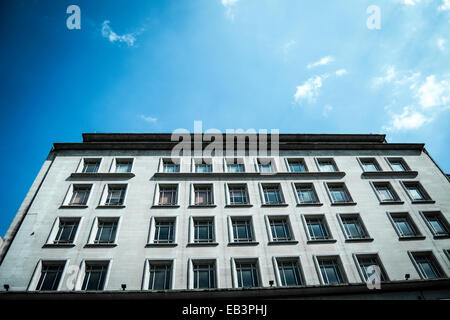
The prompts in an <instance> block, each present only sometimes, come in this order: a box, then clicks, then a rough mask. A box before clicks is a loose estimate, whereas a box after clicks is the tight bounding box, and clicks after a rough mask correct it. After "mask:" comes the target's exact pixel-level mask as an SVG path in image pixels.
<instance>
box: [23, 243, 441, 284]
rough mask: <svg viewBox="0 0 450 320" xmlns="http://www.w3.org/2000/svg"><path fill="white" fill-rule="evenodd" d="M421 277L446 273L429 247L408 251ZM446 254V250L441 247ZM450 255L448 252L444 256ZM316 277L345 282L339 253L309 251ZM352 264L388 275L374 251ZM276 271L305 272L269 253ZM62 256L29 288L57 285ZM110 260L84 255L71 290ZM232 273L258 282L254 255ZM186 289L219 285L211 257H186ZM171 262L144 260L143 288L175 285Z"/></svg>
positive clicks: (102, 279)
mask: <svg viewBox="0 0 450 320" xmlns="http://www.w3.org/2000/svg"><path fill="white" fill-rule="evenodd" d="M408 254H409V256H410V257H411V259H412V262H413V264H414V266H415V267H416V268H417V270H418V272H419V275H420V277H421V278H422V279H435V278H442V277H446V275H445V272H444V271H443V269H442V268H441V266H440V265H439V263H438V261H437V260H436V258H435V256H434V254H433V253H432V252H431V251H425V252H408ZM446 254H447V256H448V255H449V250H446ZM449 257H450V256H449ZM313 259H314V263H315V265H316V267H317V270H318V277H319V279H320V281H321V283H322V284H323V285H332V284H342V283H348V280H347V277H346V274H345V271H344V268H343V265H342V262H341V259H340V257H339V256H338V255H334V256H333V255H332V256H314V257H313ZM354 260H355V263H356V267H357V268H358V271H359V273H360V275H361V279H362V280H363V281H368V279H369V277H370V278H371V279H373V275H374V272H375V277H376V278H377V279H378V280H380V281H389V277H388V275H387V273H386V270H385V268H384V266H383V264H382V263H381V260H380V258H379V256H378V254H355V255H354ZM273 261H274V266H275V277H276V279H277V283H278V285H279V286H282V287H289V286H304V285H306V281H305V277H304V274H303V270H302V267H301V263H300V259H299V257H289V258H288V257H274V258H273ZM65 265H66V261H40V262H39V264H38V267H37V270H36V272H35V275H34V276H33V279H32V281H31V285H30V290H37V291H52V290H61V279H62V278H63V273H64V269H65ZM109 267H110V261H84V262H83V264H82V267H81V272H80V273H79V275H78V279H77V281H76V287H75V290H95V291H98V290H103V289H104V288H105V284H106V280H107V276H108V269H109ZM232 267H233V268H232V270H233V271H232V277H233V282H234V285H235V287H237V288H245V287H261V286H262V281H261V275H260V270H259V262H258V259H257V258H255V259H237V258H233V259H232ZM188 270H189V273H190V276H189V284H188V288H189V289H212V288H218V287H219V286H218V268H217V261H216V260H215V259H211V260H207V259H198V260H196V259H191V260H190V261H189V263H188ZM173 271H174V263H173V261H172V260H147V261H146V263H145V272H144V279H143V288H142V289H143V290H169V289H172V288H173V287H174V285H173V282H174V277H173Z"/></svg>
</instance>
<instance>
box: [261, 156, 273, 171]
mask: <svg viewBox="0 0 450 320" xmlns="http://www.w3.org/2000/svg"><path fill="white" fill-rule="evenodd" d="M257 161H258V170H259V172H260V173H273V172H275V169H274V167H273V165H272V159H258V160H257Z"/></svg>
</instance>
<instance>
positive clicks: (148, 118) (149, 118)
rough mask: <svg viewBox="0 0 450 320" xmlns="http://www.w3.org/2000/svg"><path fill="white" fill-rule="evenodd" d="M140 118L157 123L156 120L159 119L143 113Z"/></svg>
mask: <svg viewBox="0 0 450 320" xmlns="http://www.w3.org/2000/svg"><path fill="white" fill-rule="evenodd" d="M140 118H141V119H142V120H144V121H145V122H148V123H156V121H158V119H157V118H153V117H148V116H144V115H143V114H141V116H140Z"/></svg>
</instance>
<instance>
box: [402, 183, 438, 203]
mask: <svg viewBox="0 0 450 320" xmlns="http://www.w3.org/2000/svg"><path fill="white" fill-rule="evenodd" d="M409 184H414V185H415V186H416V188H417V189H418V190H419V192H420V193H421V194H422V196H423V197H424V198H423V199H413V197H412V196H411V194H410V193H409V190H408V187H407V185H409ZM400 185H401V186H402V187H403V190H404V191H405V193H406V195H407V196H408V198H409V199H410V200H411V202H412V203H421V202H433V199H432V198H431V196H430V194H429V193H428V192H427V191H426V190H425V188H424V187H423V185H422V183H420V181H417V180H413V181H409V180H406V181H400Z"/></svg>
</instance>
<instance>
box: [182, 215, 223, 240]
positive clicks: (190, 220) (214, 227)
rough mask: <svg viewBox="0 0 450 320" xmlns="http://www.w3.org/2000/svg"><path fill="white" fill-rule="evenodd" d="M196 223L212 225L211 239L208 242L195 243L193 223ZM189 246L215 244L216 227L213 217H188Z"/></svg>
mask: <svg viewBox="0 0 450 320" xmlns="http://www.w3.org/2000/svg"><path fill="white" fill-rule="evenodd" d="M196 221H208V222H211V223H212V238H211V241H208V242H196V239H195V223H196ZM188 245H189V246H214V245H218V243H217V226H216V217H215V216H190V217H189V242H188Z"/></svg>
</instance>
